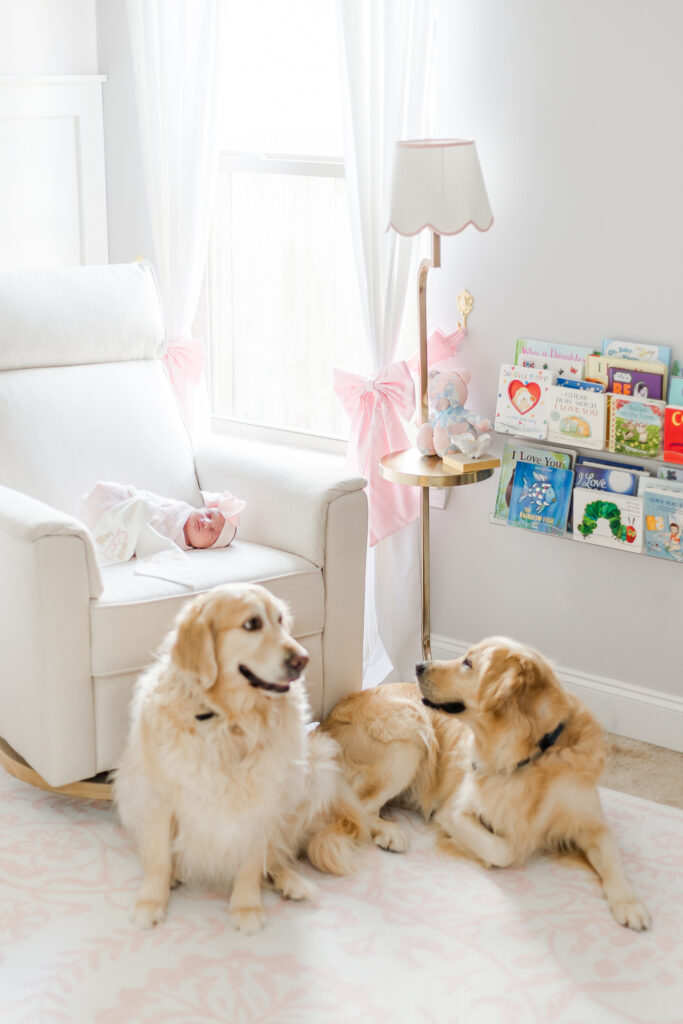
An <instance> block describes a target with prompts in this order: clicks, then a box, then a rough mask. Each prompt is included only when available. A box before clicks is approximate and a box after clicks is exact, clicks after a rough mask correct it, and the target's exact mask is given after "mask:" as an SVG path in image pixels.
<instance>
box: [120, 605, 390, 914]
mask: <svg viewBox="0 0 683 1024" xmlns="http://www.w3.org/2000/svg"><path fill="white" fill-rule="evenodd" d="M288 628H289V620H288V615H287V611H286V609H285V607H284V605H283V604H282V603H281V602H280V601H278V600H276V599H275V598H274V597H273V596H272V595H271V594H269V593H268V591H267V590H265V589H264V588H263V587H259V586H224V587H217V588H216V589H215V590H212V591H209V592H208V593H206V594H202V595H201V596H200V597H198V598H196V599H195V600H193V601H191V602H190V603H189V604H188V605H186V606H185V608H184V609H183V611H182V612H181V614H180V616H179V617H178V620H177V623H176V628H175V629H174V630H173V631H172V632H171V634H170V635H169V636H168V638H167V640H166V641H165V643H164V645H163V646H162V649H161V653H160V657H159V660H158V661H157V663H156V664H155V665H153V666H152V668H150V669H149V670H148V671H147V672H146V673H145V674H144V675H143V676H142V677H141V679H140V680H139V683H138V686H137V690H136V693H135V697H134V699H133V704H132V722H131V730H130V736H129V739H128V744H127V747H126V749H125V752H124V754H123V758H122V760H121V763H120V766H119V767H118V769H117V771H116V774H115V780H114V799H115V801H116V804H117V806H118V810H119V814H120V816H121V820H122V822H123V825H124V827H125V828H126V829H127V831H128V832H129V833H130V834H131V835H132V836H133V837H134V838H135V840H136V842H137V845H138V848H139V851H140V856H141V859H142V866H143V872H144V879H143V882H142V888H141V889H140V892H139V895H138V898H137V901H136V903H135V906H134V908H133V913H132V917H133V920H134V921H135V922H136V923H137V924H138V925H140V926H141V927H151V926H152V925H154V924H157V922H159V921H161V920H162V919H163V917H164V914H165V910H166V905H167V903H168V898H169V891H170V888H171V886H172V884H173V883H174V881H175V882H177V881H183V882H203V883H206V884H209V885H211V886H214V887H219V888H225V887H229V886H232V895H231V898H230V922H231V924H232V925H233V926H234V927H235V928H236V929H238V930H240V931H243V932H247V933H252V932H256V931H258V930H259V929H260V928H261V927H262V926H263V924H264V922H265V915H264V910H263V905H262V901H261V883H262V880H263V879H264V878H267V879H268V881H269V882H271V883H272V885H274V887H275V888H276V889H278V890H279V891H280V892H281V893H282V894H283V896H286V897H288V898H290V899H296V900H298V899H307V898H312V897H314V896H315V895H316V892H317V890H316V887H315V886H314V885H312V884H311V883H310V882H308V881H307V880H306V879H304V878H302V877H301V876H300V875H299V874H298V873H297V872H296V871H295V870H294V867H293V864H294V862H295V860H296V857H297V855H298V854H299V853H300V852H306V853H307V854H308V856H309V858H310V859H311V861H312V862H313V864H314V865H315V866H316V867H318V868H319V869H320V870H323V871H329V872H332V873H335V874H344V873H346V872H347V871H349V870H350V869H351V866H352V856H351V855H352V853H353V848H354V845H355V842H354V838H355V839H358V840H361V841H363V840H369V838H370V837H369V832H368V831H367V824H366V821H367V819H366V818H365V815H364V811H363V809H362V807H361V806H360V805H359V803H358V801H357V799H356V797H355V796H354V794H353V792H352V791H351V790H350V788H349V787H348V785H347V783H346V782H345V781H344V778H343V775H342V773H341V771H340V768H339V761H338V754H339V750H338V747H337V745H336V743H335V742H334V741H333V740H332V739H331V738H330V737H329V736H324V735H320V734H315V735H311V736H309V735H308V733H307V731H306V723H307V722H308V720H309V713H308V703H307V699H306V696H305V693H304V688H303V682H302V672H303V670H304V668H305V666H306V663H307V661H308V656H307V654H306V652H305V651H304V649H303V647H301V646H300V645H299V644H298V643H297V642H296V641H295V640H294V639H292V637H291V636H289V634H288V632H287V630H288Z"/></svg>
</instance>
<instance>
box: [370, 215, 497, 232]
mask: <svg viewBox="0 0 683 1024" xmlns="http://www.w3.org/2000/svg"><path fill="white" fill-rule="evenodd" d="M470 224H471V225H472V227H474V228H476V229H477V231H481V232H482V233H483V232H484V231H489V230H490V228H491V227H492V226H493V214H491V220H490V221H489V222H488V224H487V225H486V227H485V228H480V227H479V225H478V224H477V223H476V222H475V221H473V220H468V221H467V223H466V224H463V226H462V227H461V228H458V230H457V231H442V230H441V229H440V228H435V227H434V225H433V224H429V223H427V222H425V223H424V224H422V225H421V226H420V227H419V228H417V230H416V231H399V229H398V228H397V227H396V225H395V224H392V222H391V221H389V223H388V225H387V231H388V230H389V228H393V229H394V231H395V232H396V234H397V235H403V237H404V238H414V237H415V235H419V234H420V232H421V231H424V229H425V228H429V230H430V231H434V232H435V234H437V235H446V236H448V237H449V238H450V237H451V236H452V235H459V234H460V232H461V231H464V230H465V228H468V227H469V226H470Z"/></svg>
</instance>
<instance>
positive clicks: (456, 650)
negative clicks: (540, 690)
mask: <svg viewBox="0 0 683 1024" xmlns="http://www.w3.org/2000/svg"><path fill="white" fill-rule="evenodd" d="M469 646H470V644H469V643H467V642H465V641H464V640H455V639H453V638H451V637H446V636H432V656H433V657H434V658H435V659H437V660H443V661H448V660H451V659H452V658H460V657H462V655H463V654H464V653H465V652H466V650H467V648H468V647H469ZM555 672H556V673H557V677H558V679H559V680H560V682H561V683H562V685H563V686H564V687H565V688H566V689H567V690H568V691H569V693H573V694H574V695H575V696H576V697H579V698H580V699H581V700H582V701H583V702H584V704H586V706H587V707H589V708H590V709H591V711H592V712H593V714H594V715H595V717H596V718H597V719H598V721H599V722H600V723H601V725H602V726H603V728H604V729H606V730H607V731H608V732H613V733H616V734H617V735H618V736H628V737H629V738H630V739H634V740H643V741H644V742H645V743H654V744H656V745H657V746H660V747H668V748H669V749H670V750H680V751H683V698H682V697H677V696H676V695H675V694H672V693H663V692H662V691H661V690H653V689H650V688H649V687H645V686H633V685H632V684H631V683H621V682H619V681H618V680H616V679H606V678H604V677H603V676H592V675H590V674H589V673H587V672H579V671H577V670H576V669H571V668H563V667H562V666H561V665H555Z"/></svg>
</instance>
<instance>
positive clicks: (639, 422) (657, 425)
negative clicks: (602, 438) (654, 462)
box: [608, 395, 666, 459]
mask: <svg viewBox="0 0 683 1024" xmlns="http://www.w3.org/2000/svg"><path fill="white" fill-rule="evenodd" d="M609 407H610V412H609V431H608V435H609V450H610V451H611V452H625V453H626V454H627V455H645V456H646V457H647V458H649V459H656V458H658V456H660V455H661V454H662V445H663V442H664V409H665V408H666V406H665V404H664V402H655V401H646V402H644V401H641V399H639V398H627V397H626V396H625V395H624V396H620V395H610V399H609Z"/></svg>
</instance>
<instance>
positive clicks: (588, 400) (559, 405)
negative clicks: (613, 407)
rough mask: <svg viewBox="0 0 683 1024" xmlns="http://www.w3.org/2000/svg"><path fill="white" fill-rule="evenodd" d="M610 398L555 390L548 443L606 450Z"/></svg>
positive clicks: (550, 399)
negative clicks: (608, 400) (606, 428)
mask: <svg viewBox="0 0 683 1024" xmlns="http://www.w3.org/2000/svg"><path fill="white" fill-rule="evenodd" d="M606 424H607V395H605V394H596V393H595V392H592V391H575V390H574V389H573V388H562V387H559V388H558V387H552V388H550V392H549V394H548V440H549V441H556V442H559V443H560V444H570V443H571V442H572V441H573V442H574V443H575V444H577V445H580V446H581V447H582V448H596V449H602V448H604V447H605V427H606Z"/></svg>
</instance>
